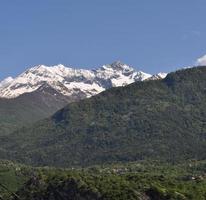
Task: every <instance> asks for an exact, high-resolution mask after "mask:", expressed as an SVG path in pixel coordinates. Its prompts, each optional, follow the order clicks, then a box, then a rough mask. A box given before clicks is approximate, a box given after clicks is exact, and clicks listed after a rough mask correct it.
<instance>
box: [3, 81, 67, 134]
mask: <svg viewBox="0 0 206 200" xmlns="http://www.w3.org/2000/svg"><path fill="white" fill-rule="evenodd" d="M54 93H55V94H56V95H54ZM70 100H71V99H70V98H68V97H65V96H63V95H62V94H60V93H58V92H57V91H56V90H54V89H52V88H51V87H49V86H48V85H43V86H42V87H41V88H39V89H38V90H36V91H35V92H31V93H25V94H23V95H21V96H19V97H17V98H14V99H4V98H0V135H5V134H8V133H11V132H12V131H14V130H16V129H17V128H19V127H21V126H28V125H31V124H32V123H34V122H36V121H38V120H42V119H44V118H46V117H48V116H50V115H52V114H54V113H55V112H56V111H57V110H59V109H61V108H63V107H64V106H65V105H67V104H68V102H70Z"/></svg>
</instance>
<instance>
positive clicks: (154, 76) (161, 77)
mask: <svg viewBox="0 0 206 200" xmlns="http://www.w3.org/2000/svg"><path fill="white" fill-rule="evenodd" d="M166 76H167V73H163V72H160V73H158V74H155V75H152V76H151V77H149V78H148V80H157V79H163V78H165V77H166Z"/></svg>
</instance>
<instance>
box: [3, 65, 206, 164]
mask: <svg viewBox="0 0 206 200" xmlns="http://www.w3.org/2000/svg"><path fill="white" fill-rule="evenodd" d="M0 139H1V140H0V145H1V153H0V156H1V157H2V158H9V159H12V160H18V161H20V162H24V163H28V164H32V165H53V166H75V165H90V164H97V163H98V164H101V163H105V162H113V161H134V160H142V159H162V160H167V161H179V160H182V159H190V158H196V159H205V158H206V151H205V149H206V67H196V68H191V69H186V70H180V71H177V72H174V73H170V74H169V75H168V76H167V77H166V78H165V79H163V80H155V81H154V80H151V81H145V82H137V83H134V84H131V85H129V86H126V87H119V88H112V89H110V90H108V91H105V92H103V93H101V94H99V95H97V96H95V97H92V98H90V99H85V100H82V101H80V102H77V103H71V104H69V105H68V106H67V107H65V108H64V109H62V110H60V111H58V112H57V113H55V114H54V115H53V116H52V117H51V118H50V119H46V120H44V121H41V122H39V123H36V124H35V125H34V126H32V127H30V128H24V129H21V130H19V131H17V132H15V133H13V134H12V135H10V136H6V137H1V138H0Z"/></svg>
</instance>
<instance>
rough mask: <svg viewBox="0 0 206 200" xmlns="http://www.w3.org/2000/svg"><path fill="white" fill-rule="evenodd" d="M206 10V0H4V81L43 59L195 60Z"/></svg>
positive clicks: (143, 64) (150, 66) (138, 64)
mask: <svg viewBox="0 0 206 200" xmlns="http://www.w3.org/2000/svg"><path fill="white" fill-rule="evenodd" d="M205 10H206V1H205V0H195V1H192V0H191V1H188V0H181V1H180V0H173V1H169V0H167V1H166V0H155V1H151V0H86V1H85V0H35V1H33V0H13V1H12V0H2V1H0V79H2V78H5V77H7V76H9V75H11V76H15V75H17V74H19V73H21V72H22V71H24V70H25V69H26V68H28V67H31V66H33V65H37V64H45V65H55V64H59V63H62V64H64V65H68V66H76V67H82V68H94V67H98V66H100V65H102V64H107V63H112V62H113V61H115V60H121V61H123V62H125V63H127V64H129V65H131V66H134V67H135V68H137V69H141V70H143V71H145V72H148V73H156V72H159V71H163V72H169V71H172V70H175V69H177V68H180V67H182V66H188V65H193V64H194V63H195V61H196V60H197V58H199V57H200V56H202V55H204V54H206V44H205V43H206V42H205V35H206V26H205V18H206V14H205Z"/></svg>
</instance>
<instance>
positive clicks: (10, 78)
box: [0, 76, 14, 88]
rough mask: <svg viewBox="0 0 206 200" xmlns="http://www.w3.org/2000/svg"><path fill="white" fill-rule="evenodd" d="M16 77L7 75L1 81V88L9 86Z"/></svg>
mask: <svg viewBox="0 0 206 200" xmlns="http://www.w3.org/2000/svg"><path fill="white" fill-rule="evenodd" d="M13 80H14V79H13V78H12V77H10V76H9V77H7V78H5V79H4V80H3V81H1V82H0V88H4V87H7V86H8V85H9V84H10V83H11V82H12V81H13Z"/></svg>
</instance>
